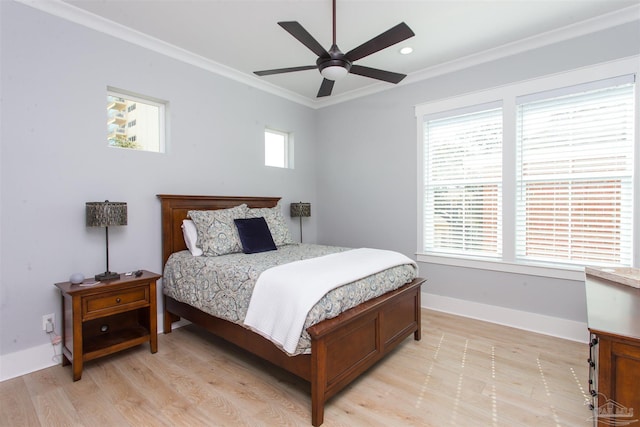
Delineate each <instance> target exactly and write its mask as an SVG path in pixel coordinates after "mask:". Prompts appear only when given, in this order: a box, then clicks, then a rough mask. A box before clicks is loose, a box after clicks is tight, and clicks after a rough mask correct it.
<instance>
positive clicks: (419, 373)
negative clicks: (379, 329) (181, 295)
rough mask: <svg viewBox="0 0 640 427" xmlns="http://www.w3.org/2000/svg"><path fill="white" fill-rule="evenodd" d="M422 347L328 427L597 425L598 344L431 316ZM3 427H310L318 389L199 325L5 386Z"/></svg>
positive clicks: (335, 406) (371, 380)
mask: <svg viewBox="0 0 640 427" xmlns="http://www.w3.org/2000/svg"><path fill="white" fill-rule="evenodd" d="M422 316H423V323H422V325H423V327H422V329H423V332H422V340H421V341H419V342H416V341H413V340H412V339H411V338H409V339H407V340H406V341H405V342H404V343H403V344H402V345H401V346H400V347H399V348H398V349H397V350H396V351H394V352H393V353H392V354H391V355H390V356H389V357H387V358H386V359H384V360H382V361H381V363H379V364H378V365H376V366H375V367H374V368H373V369H372V370H370V371H369V372H368V373H367V374H365V376H364V377H363V378H361V379H359V380H357V381H356V382H355V383H354V384H352V385H351V386H349V387H348V388H347V389H345V390H343V392H341V393H340V394H338V395H337V396H336V397H334V398H333V399H332V400H330V401H329V402H328V403H327V408H326V411H325V422H324V424H323V426H326V427H333V426H350V427H352V426H367V427H372V426H591V425H592V422H591V421H589V420H588V419H589V418H590V416H591V413H590V411H589V410H588V409H587V408H586V406H585V400H586V398H587V394H586V393H587V390H588V386H587V375H588V370H587V363H586V359H587V357H588V349H587V345H586V344H580V343H575V342H571V341H565V340H561V339H557V338H552V337H548V336H543V335H537V334H533V333H527V332H523V331H520V330H516V329H511V328H507V327H504V326H498V325H494V324H490V323H484V322H479V321H476V320H470V319H465V318H461V317H456V316H451V315H447V314H443V313H438V312H433V311H429V310H423V312H422ZM0 405H1V408H0V409H1V410H0V425H1V426H11V427H14V426H88V427H102V426H118V427H122V426H189V427H192V426H307V425H310V413H311V410H310V397H309V391H308V386H307V385H306V383H304V382H303V381H301V380H299V379H297V378H296V377H294V376H292V375H290V374H288V373H286V372H283V371H281V370H279V369H277V368H274V367H273V366H271V365H269V364H266V363H265V362H262V361H260V360H257V359H256V358H254V357H253V356H249V355H247V354H246V353H243V352H242V351H241V350H238V349H236V348H234V347H232V346H230V345H228V344H226V343H224V342H222V341H220V340H218V339H216V338H213V337H212V336H211V335H209V334H208V333H206V332H203V331H202V330H199V329H197V328H196V327H194V326H188V327H183V328H180V329H177V330H175V331H174V332H173V333H172V334H169V335H160V336H159V350H158V353H156V354H153V355H152V354H151V353H150V352H149V346H148V345H143V346H139V347H137V348H134V349H130V350H127V351H125V352H122V353H120V354H115V355H112V356H109V357H106V358H103V359H99V360H95V361H92V362H89V363H87V364H86V365H85V370H84V372H83V376H82V380H81V381H78V382H75V383H74V382H73V381H72V380H71V368H70V367H69V366H67V367H64V368H63V367H61V366H55V367H51V368H47V369H44V370H41V371H38V372H34V373H31V374H28V375H25V376H22V377H19V378H14V379H11V380H7V381H4V382H2V383H0Z"/></svg>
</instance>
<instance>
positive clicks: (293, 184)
mask: <svg viewBox="0 0 640 427" xmlns="http://www.w3.org/2000/svg"><path fill="white" fill-rule="evenodd" d="M0 14H1V16H0V19H1V22H0V24H1V26H0V31H1V49H0V52H1V55H2V57H1V59H2V61H1V68H0V73H1V75H0V79H1V80H0V82H1V86H0V90H1V91H2V92H1V93H0V95H1V98H2V106H1V107H2V111H1V112H0V118H1V120H0V123H1V126H2V128H1V130H0V137H1V141H0V144H1V145H0V166H1V170H0V333H1V337H0V355H6V354H10V353H13V352H17V351H19V350H23V349H28V348H31V347H35V346H37V345H43V344H46V343H48V338H47V336H46V335H45V334H44V333H43V332H42V330H41V316H42V315H43V314H47V313H51V312H55V313H57V315H58V316H59V315H60V312H59V309H60V307H59V296H58V294H57V293H56V291H55V288H54V286H53V283H55V282H58V281H64V280H67V278H68V277H69V275H70V274H71V273H73V272H78V271H79V272H82V273H84V274H85V275H93V274H95V273H99V272H102V271H104V267H105V266H104V233H103V231H102V230H101V229H87V228H86V227H85V226H84V203H85V202H87V201H97V200H104V199H109V200H112V201H126V202H127V203H128V208H129V225H128V226H126V227H114V228H112V229H111V230H110V248H111V252H110V256H111V267H112V269H114V270H116V271H121V272H122V271H128V270H134V269H138V268H146V269H149V270H154V271H160V270H161V265H160V215H159V202H158V201H157V200H156V197H155V195H156V194H158V193H178V194H218V195H269V196H282V197H283V200H284V202H285V203H286V204H288V203H289V202H291V201H298V200H304V201H310V202H311V203H312V204H313V207H312V208H313V216H312V217H311V218H309V219H308V220H307V221H306V223H305V229H304V233H305V241H309V242H314V241H318V243H328V244H339V245H345V246H353V247H356V246H369V247H381V248H388V249H394V250H398V251H400V252H403V253H406V254H408V255H413V254H414V253H415V250H416V246H417V244H416V242H417V236H416V220H417V205H416V194H417V193H416V191H417V184H416V183H417V176H416V161H417V160H416V153H417V147H416V144H417V143H416V141H417V137H416V134H415V129H416V125H415V118H414V109H413V107H414V105H415V104H419V103H424V102H427V101H429V100H435V99H440V98H443V97H448V96H453V95H457V94H463V93H467V92H470V91H475V90H478V89H484V88H489V87H492V86H496V85H499V84H504V83H510V82H515V81H519V80H522V79H525V78H530V77H535V76H539V75H543V74H548V73H552V72H557V71H562V70H567V69H571V68H575V67H579V66H583V65H588V64H591V63H597V62H601V61H606V60H609V59H615V58H618V57H623V56H628V55H631V54H638V50H639V46H640V43H638V40H639V39H640V37H639V31H638V24H637V23H636V24H635V25H625V26H621V27H619V28H615V29H611V30H607V31H603V32H602V33H599V34H595V35H591V36H586V37H582V38H580V39H578V40H572V41H568V42H564V43H560V44H558V45H555V46H552V47H547V48H543V49H538V50H536V51H533V52H529V53H527V54H522V55H518V56H517V57H512V58H509V59H505V60H501V61H496V62H493V63H490V64H485V65H482V66H477V67H474V68H473V69H468V70H464V71H460V72H456V73H451V74H448V75H444V76H440V77H437V78H433V79H430V80H427V81H424V82H420V83H416V84H411V85H405V86H400V87H396V88H393V89H390V90H387V91H385V92H383V93H380V94H377V95H372V96H368V97H366V98H362V99H359V100H355V101H351V102H347V103H343V104H339V105H335V106H331V107H327V108H324V109H321V110H316V111H314V110H311V109H308V108H306V107H303V106H300V105H297V104H295V103H292V102H289V101H286V100H283V99H280V98H278V97H275V96H272V95H269V94H266V93H264V92H261V91H259V90H257V89H253V88H251V87H248V86H246V85H243V84H240V83H237V82H234V81H231V80H228V79H225V78H223V77H220V76H217V75H215V74H212V73H209V72H207V71H204V70H201V69H199V68H196V67H193V66H190V65H186V64H184V63H181V62H178V61H175V60H172V59H170V58H167V57H165V56H163V55H160V54H157V53H153V52H150V51H148V50H146V49H143V48H140V47H137V46H134V45H132V44H130V43H127V42H124V41H121V40H119V39H115V38H112V37H109V36H107V35H104V34H101V33H98V32H94V31H91V30H89V29H86V28H84V27H81V26H78V25H75V24H72V23H69V22H67V21H64V20H61V19H58V18H55V17H53V16H51V15H48V14H46V13H43V12H39V11H37V10H35V9H32V8H30V7H28V6H24V5H21V4H16V3H13V2H0ZM107 86H114V87H118V88H122V89H126V90H130V91H135V92H138V93H141V94H145V95H149V96H154V97H157V98H161V99H165V100H168V101H169V102H170V104H169V108H170V114H169V116H170V133H169V143H168V149H167V153H166V154H153V153H142V152H130V151H123V150H118V149H111V148H108V147H106V145H105V134H106V129H105V125H106V123H105V119H106V112H105V104H106V98H105V97H106V95H105V91H106V87H107ZM265 126H272V127H274V128H276V129H288V130H291V131H293V132H294V134H295V144H296V146H295V165H296V168H295V169H294V170H279V169H272V168H265V167H264V166H263V158H262V156H263V155H262V152H263V149H262V142H263V135H262V131H263V128H264V127H265ZM290 229H291V231H292V234H293V235H294V239H296V238H297V237H298V223H297V222H296V221H292V222H291V223H290ZM420 268H421V273H422V274H423V275H424V276H427V277H429V279H430V280H429V283H428V285H426V289H425V290H427V291H428V292H432V293H435V294H440V295H447V296H451V297H455V298H461V299H468V300H470V301H477V302H484V303H487V304H495V305H499V306H505V307H510V308H516V309H521V310H526V311H531V312H536V313H542V314H549V315H553V316H558V317H562V318H566V319H575V320H584V318H585V312H584V311H585V307H584V294H583V289H582V284H581V283H580V282H572V281H562V280H546V279H541V278H536V277H529V276H522V275H517V274H500V273H495V272H486V271H474V270H472V269H467V268H452V267H441V266H435V265H427V264H421V266H420ZM58 321H59V317H58Z"/></svg>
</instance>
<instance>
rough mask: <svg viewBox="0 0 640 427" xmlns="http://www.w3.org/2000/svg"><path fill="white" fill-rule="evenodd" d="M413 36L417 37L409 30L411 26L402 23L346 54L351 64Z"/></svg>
mask: <svg viewBox="0 0 640 427" xmlns="http://www.w3.org/2000/svg"><path fill="white" fill-rule="evenodd" d="M413 36H415V34H414V33H413V31H411V28H409V26H408V25H407V24H405V23H404V22H401V23H399V24H398V25H396V26H395V27H393V28H390V29H388V30H387V31H385V32H384V33H382V34H380V35H379V36H376V37H374V38H372V39H371V40H369V41H368V42H364V43H362V44H361V45H360V46H358V47H356V48H355V49H351V50H350V51H349V52H347V53H346V54H345V56H346V57H347V58H348V59H349V60H350V61H351V62H353V61H357V60H358V59H360V58H364V57H365V56H369V55H371V54H372V53H376V52H378V51H379V50H382V49H385V48H387V47H389V46H392V45H394V44H396V43H400V42H401V41H403V40H406V39H408V38H410V37H413Z"/></svg>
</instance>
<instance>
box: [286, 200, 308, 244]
mask: <svg viewBox="0 0 640 427" xmlns="http://www.w3.org/2000/svg"><path fill="white" fill-rule="evenodd" d="M310 216H311V203H302V202H298V203H291V217H292V218H296V217H299V218H300V243H302V218H303V217H310Z"/></svg>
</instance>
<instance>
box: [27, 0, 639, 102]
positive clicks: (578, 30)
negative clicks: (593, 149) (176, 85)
mask: <svg viewBox="0 0 640 427" xmlns="http://www.w3.org/2000/svg"><path fill="white" fill-rule="evenodd" d="M15 1H16V2H18V3H21V4H24V5H27V6H31V7H33V8H35V9H38V10H41V11H43V12H46V13H49V14H51V15H54V16H57V17H59V18H62V19H65V20H68V21H70V22H74V23H76V24H79V25H82V26H84V27H87V28H90V29H93V30H95V31H99V32H102V33H104V34H108V35H110V36H113V37H116V38H119V39H121V40H124V41H127V42H130V43H133V44H136V45H138V46H141V47H143V48H146V49H149V50H152V51H154V52H157V53H160V54H162V55H165V56H168V57H171V58H173V59H177V60H178V61H182V62H184V63H187V64H190V65H193V66H196V67H199V68H202V69H204V70H207V71H210V72H213V73H216V74H219V75H221V76H224V77H227V78H229V79H231V80H235V81H237V82H240V83H243V84H246V85H248V86H252V87H255V88H257V89H260V90H263V91H265V92H268V93H270V94H273V95H276V96H279V97H282V98H285V99H288V100H290V101H293V102H296V103H298V104H302V105H304V106H306V107H310V108H314V109H318V108H323V107H327V106H331V105H335V104H339V103H343V102H346V101H350V100H353V99H356V98H361V97H363V96H367V95H371V94H374V93H378V92H382V91H385V90H389V89H391V88H394V87H396V86H402V85H407V84H412V83H416V82H419V81H422V80H426V79H430V78H433V77H436V76H440V75H443V74H447V73H451V72H454V71H459V70H462V69H465V68H469V67H473V66H476V65H480V64H482V63H486V62H490V61H494V60H497V59H501V58H505V57H507V56H511V55H515V54H519V53H522V52H525V51H528V50H532V49H536V48H540V47H543V46H547V45H550V44H553V43H558V42H561V41H565V40H569V39H572V38H576V37H580V36H584V35H587V34H590V33H594V32H597V31H601V30H605V29H607V28H611V27H615V26H618V25H622V24H626V23H629V22H633V21H638V20H640V4H638V5H633V6H630V7H627V8H624V9H620V10H618V11H615V12H610V13H607V14H605V15H601V16H597V17H595V18H591V19H587V20H585V21H581V22H577V23H575V24H572V25H568V26H566V27H563V28H559V29H556V30H552V31H548V32H545V33H542V34H538V35H535V36H532V37H528V38H525V39H522V40H518V41H516V42H512V43H507V44H504V45H502V46H499V47H496V48H492V49H487V50H484V51H481V52H478V53H475V54H472V55H468V56H466V57H463V58H459V59H456V60H453V61H449V62H446V63H442V64H439V65H435V66H433V67H429V68H426V69H423V70H420V71H416V72H413V73H411V74H409V75H408V76H407V77H406V78H405V79H404V80H403V81H402V82H400V83H399V84H398V85H394V86H389V85H386V84H383V83H374V84H371V85H368V86H365V87H363V88H360V89H356V90H352V91H349V92H346V93H343V94H340V95H334V96H331V97H330V98H326V99H323V100H316V99H310V98H307V97H306V96H302V95H299V94H297V93H295V92H292V91H289V90H286V89H283V88H281V87H278V86H276V85H274V84H271V83H269V82H267V81H265V80H261V79H259V78H257V77H254V76H251V75H248V74H245V73H242V72H240V71H238V70H235V69H233V68H231V67H228V66H226V65H223V64H220V63H219V62H216V61H213V60H210V59H207V58H205V57H203V56H200V55H197V54H195V53H193V52H190V51H187V50H185V49H182V48H180V47H177V46H174V45H172V44H169V43H166V42H164V41H162V40H159V39H157V38H155V37H151V36H149V35H147V34H144V33H142V32H140V31H137V30H134V29H132V28H129V27H126V26H124V25H122V24H119V23H117V22H113V21H110V20H108V19H105V18H102V17H100V16H98V15H95V14H93V13H90V12H87V11H85V10H83V9H80V8H78V7H76V6H73V5H71V4H69V3H65V2H63V1H61V0H15Z"/></svg>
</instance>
